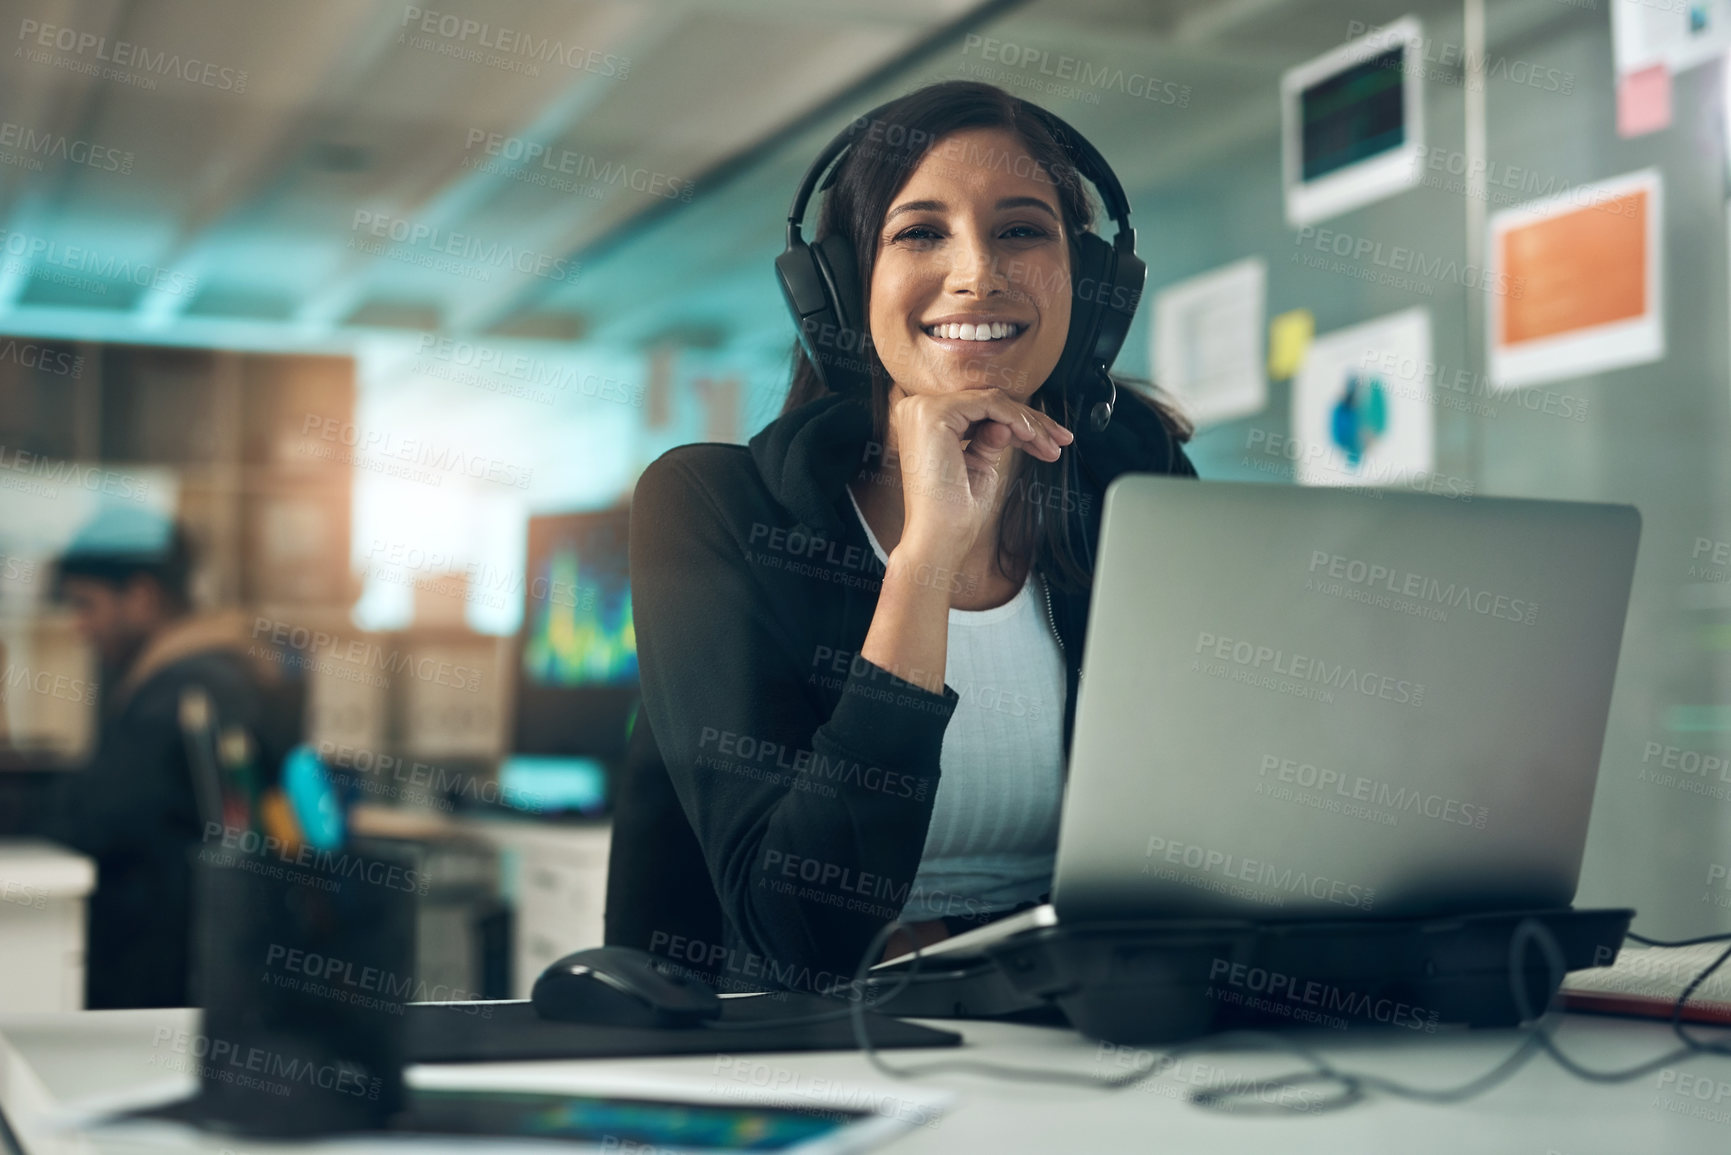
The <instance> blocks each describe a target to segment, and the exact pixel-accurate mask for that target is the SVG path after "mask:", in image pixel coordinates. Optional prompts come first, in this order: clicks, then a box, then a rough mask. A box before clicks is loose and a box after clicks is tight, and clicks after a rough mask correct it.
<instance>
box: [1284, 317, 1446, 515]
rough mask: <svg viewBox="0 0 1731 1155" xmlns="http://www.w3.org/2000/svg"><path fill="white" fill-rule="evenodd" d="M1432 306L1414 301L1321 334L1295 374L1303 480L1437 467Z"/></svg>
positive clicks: (1376, 479)
mask: <svg viewBox="0 0 1731 1155" xmlns="http://www.w3.org/2000/svg"><path fill="white" fill-rule="evenodd" d="M1432 369H1433V364H1432V361H1431V325H1430V311H1429V310H1428V309H1423V308H1416V309H1405V310H1402V311H1401V312H1399V313H1391V314H1389V315H1388V316H1386V317H1379V318H1377V319H1376V320H1374V321H1366V322H1364V323H1363V324H1359V325H1353V326H1351V327H1350V328H1346V329H1336V330H1335V331H1334V332H1332V333H1324V334H1322V335H1321V336H1319V337H1317V338H1316V341H1315V342H1314V343H1313V344H1312V345H1311V346H1310V352H1309V353H1308V354H1307V355H1306V356H1305V359H1304V367H1303V368H1302V369H1300V370H1299V373H1298V376H1297V377H1296V378H1294V379H1293V382H1292V437H1293V441H1294V443H1295V445H1296V446H1297V449H1298V461H1297V474H1296V477H1295V480H1296V481H1297V482H1298V483H1299V484H1300V485H1362V486H1380V485H1391V484H1399V483H1403V482H1407V481H1409V480H1411V479H1413V478H1418V477H1423V476H1425V475H1427V474H1429V473H1430V472H1431V469H1432V467H1433V466H1434V464H1435V461H1436V442H1435V424H1436V423H1435V409H1434V407H1433V405H1432V403H1431V381H1430V374H1431V371H1432Z"/></svg>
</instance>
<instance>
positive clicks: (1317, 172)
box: [1299, 46, 1406, 181]
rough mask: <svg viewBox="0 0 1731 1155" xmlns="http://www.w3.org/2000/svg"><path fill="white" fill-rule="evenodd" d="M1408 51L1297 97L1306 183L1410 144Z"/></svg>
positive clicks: (1398, 51)
mask: <svg viewBox="0 0 1731 1155" xmlns="http://www.w3.org/2000/svg"><path fill="white" fill-rule="evenodd" d="M1405 52H1406V49H1405V47H1404V46H1401V47H1396V48H1391V49H1390V50H1389V51H1387V52H1384V53H1382V54H1380V55H1378V56H1373V57H1371V58H1370V59H1369V60H1366V61H1364V62H1363V63H1362V64H1355V65H1353V66H1352V67H1351V68H1346V69H1343V70H1341V71H1340V72H1337V73H1336V74H1335V75H1333V76H1330V77H1329V78H1328V79H1327V80H1323V81H1320V82H1319V83H1317V84H1314V85H1312V86H1311V87H1309V88H1306V89H1305V90H1304V92H1303V93H1302V94H1301V95H1300V96H1299V117H1300V133H1301V137H1300V139H1301V150H1300V154H1299V155H1300V156H1301V157H1302V158H1303V164H1302V167H1303V173H1304V179H1305V180H1307V181H1309V180H1315V179H1316V178H1318V177H1322V176H1327V175H1328V174H1329V173H1331V172H1334V171H1336V170H1337V169H1343V168H1345V167H1347V166H1348V165H1351V164H1356V163H1358V162H1359V161H1361V160H1368V159H1370V158H1371V157H1375V156H1380V155H1382V154H1383V153H1385V152H1388V151H1389V150H1390V149H1396V148H1399V147H1400V146H1401V145H1403V144H1405V143H1406V109H1405V104H1404V96H1403V91H1402V84H1403V78H1402V62H1403V57H1404V56H1405Z"/></svg>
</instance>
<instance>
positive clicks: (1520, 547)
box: [1053, 475, 1640, 921]
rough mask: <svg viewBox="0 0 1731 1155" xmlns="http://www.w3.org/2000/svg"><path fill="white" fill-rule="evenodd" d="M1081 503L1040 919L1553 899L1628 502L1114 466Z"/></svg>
mask: <svg viewBox="0 0 1731 1155" xmlns="http://www.w3.org/2000/svg"><path fill="white" fill-rule="evenodd" d="M1103 517H1104V520H1103V527H1102V539H1101V548H1100V554H1099V558H1098V564H1097V569H1096V574H1095V584H1094V595H1093V598H1094V601H1093V609H1092V613H1091V615H1090V618H1089V625H1088V633H1087V639H1086V644H1085V650H1084V656H1083V663H1082V676H1083V681H1082V689H1081V691H1080V693H1079V697H1078V700H1077V713H1076V731H1075V738H1074V743H1073V746H1072V749H1071V764H1070V774H1069V785H1068V787H1067V792H1066V796H1065V801H1064V811H1063V818H1062V824H1061V827H1060V834H1059V843H1058V864H1057V870H1056V877H1055V882H1054V889H1053V904H1054V906H1056V908H1057V911H1058V915H1059V917H1060V918H1061V919H1062V920H1064V921H1073V920H1081V919H1099V918H1117V917H1152V916H1165V915H1186V916H1199V915H1206V916H1233V917H1259V918H1288V917H1327V918H1343V917H1344V918H1350V917H1356V916H1402V915H1426V914H1433V913H1447V912H1459V911H1470V910H1489V909H1517V908H1529V907H1555V906H1565V905H1567V904H1568V903H1569V902H1570V901H1571V899H1572V898H1573V897H1574V893H1575V885H1576V882H1577V880H1578V877H1579V873H1580V864H1581V853H1582V849H1583V846H1584V844H1585V841H1586V831H1587V818H1588V814H1589V811H1590V809H1591V805H1592V796H1593V787H1594V783H1595V781H1596V778H1597V775H1598V768H1599V755H1600V751H1601V747H1602V745H1603V742H1604V735H1605V721H1606V716H1607V712H1608V710H1609V706H1610V697H1611V684H1612V679H1613V676H1614V674H1615V672H1616V666H1617V652H1618V649H1619V646H1620V644H1621V641H1622V632H1623V621H1624V616H1625V614H1626V612H1627V609H1628V600H1629V586H1630V582H1631V579H1632V577H1633V571H1634V563H1635V548H1636V543H1637V541H1638V539H1639V537H1640V515H1639V513H1638V512H1637V511H1636V510H1635V509H1634V508H1633V507H1632V506H1625V505H1599V504H1587V503H1579V502H1555V501H1530V500H1516V499H1504V498H1478V497H1475V498H1471V499H1466V500H1453V499H1448V498H1443V497H1431V496H1426V495H1420V494H1411V493H1390V492H1382V493H1377V492H1374V491H1370V492H1366V491H1359V490H1345V489H1326V488H1303V487H1295V486H1277V485H1266V484H1252V483H1233V482H1196V481H1192V480H1188V479H1177V478H1166V477H1154V476H1143V475H1136V476H1127V477H1123V478H1120V479H1119V480H1118V481H1117V482H1115V483H1114V484H1113V485H1112V486H1111V488H1110V490H1109V491H1108V492H1107V495H1106V502H1105V510H1104V515H1103Z"/></svg>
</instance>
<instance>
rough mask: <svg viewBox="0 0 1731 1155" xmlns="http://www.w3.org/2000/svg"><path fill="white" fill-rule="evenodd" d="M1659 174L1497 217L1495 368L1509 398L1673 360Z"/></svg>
mask: <svg viewBox="0 0 1731 1155" xmlns="http://www.w3.org/2000/svg"><path fill="white" fill-rule="evenodd" d="M1662 192H1663V187H1662V185H1661V183H1660V177H1659V172H1658V170H1657V169H1643V170H1642V171H1640V172H1636V173H1630V174H1628V175H1626V176H1621V177H1617V178H1615V179H1613V180H1608V181H1602V182H1600V183H1598V184H1593V185H1579V186H1577V187H1576V188H1574V189H1572V190H1570V191H1569V192H1568V193H1566V194H1563V195H1561V196H1556V197H1550V198H1547V199H1545V200H1542V201H1535V202H1533V203H1532V204H1527V205H1520V206H1517V207H1516V208H1512V209H1507V210H1505V211H1503V212H1499V213H1497V214H1495V215H1494V216H1492V217H1491V221H1490V235H1489V244H1490V253H1489V254H1488V256H1487V258H1486V263H1487V265H1488V268H1489V271H1490V279H1489V283H1490V284H1493V285H1507V286H1508V290H1509V291H1508V292H1507V293H1503V294H1497V295H1492V296H1488V297H1487V298H1486V308H1487V310H1488V312H1489V319H1488V322H1487V324H1486V332H1487V333H1488V334H1489V335H1490V350H1489V358H1488V369H1489V376H1490V379H1491V383H1492V385H1493V386H1495V387H1497V388H1501V389H1513V388H1518V387H1520V386H1522V385H1537V384H1540V383H1542V382H1546V381H1555V380H1559V379H1561V378H1565V377H1578V376H1580V375H1581V374H1583V373H1596V372H1599V371H1601V370H1606V369H1618V368H1623V367H1625V366H1628V365H1640V364H1643V363H1645V362H1648V361H1657V360H1659V359H1660V358H1662V357H1663V356H1664V355H1665V320H1664V311H1663V307H1662V306H1663V302H1662V300H1661V297H1662V293H1661V286H1662V284H1663V281H1662V278H1661V275H1660V274H1661V269H1660V252H1661V244H1660V238H1661V237H1662V236H1663V235H1664V233H1663V230H1662V223H1661V218H1662V215H1663V214H1662V207H1663V205H1662V195H1661V194H1662Z"/></svg>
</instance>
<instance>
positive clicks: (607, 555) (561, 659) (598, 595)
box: [523, 514, 637, 689]
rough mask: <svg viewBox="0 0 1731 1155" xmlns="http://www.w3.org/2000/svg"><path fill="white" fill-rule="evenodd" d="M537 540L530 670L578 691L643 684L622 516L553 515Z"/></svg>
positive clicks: (533, 678)
mask: <svg viewBox="0 0 1731 1155" xmlns="http://www.w3.org/2000/svg"><path fill="white" fill-rule="evenodd" d="M544 538H545V539H544V540H543V541H539V542H535V541H532V542H531V551H530V556H529V571H528V575H527V577H528V590H527V592H528V600H527V604H526V607H525V609H526V612H525V615H524V621H523V626H524V630H525V637H524V644H523V675H524V677H525V679H526V680H527V681H528V682H530V683H531V684H533V685H538V686H545V687H549V688H559V689H574V688H580V687H586V686H629V685H634V684H635V683H636V681H637V634H636V631H635V630H634V629H633V628H632V625H631V585H630V582H629V581H627V579H626V565H627V558H628V556H629V555H628V552H627V521H626V517H625V515H623V514H619V515H594V516H583V517H573V518H566V519H557V520H554V519H549V521H548V523H546V525H545V535H544Z"/></svg>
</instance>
